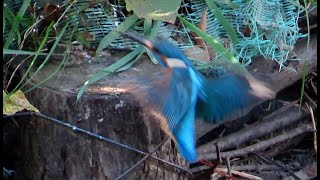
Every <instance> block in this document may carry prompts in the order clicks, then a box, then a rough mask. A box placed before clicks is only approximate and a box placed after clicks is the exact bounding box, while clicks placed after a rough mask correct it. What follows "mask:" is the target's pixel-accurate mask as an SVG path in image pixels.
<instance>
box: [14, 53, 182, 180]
mask: <svg viewBox="0 0 320 180" xmlns="http://www.w3.org/2000/svg"><path fill="white" fill-rule="evenodd" d="M111 53H112V54H109V53H106V55H105V56H103V57H102V58H101V61H100V62H96V61H91V62H90V61H83V62H81V63H80V64H77V65H73V66H69V67H65V68H64V70H63V71H62V72H60V73H58V74H57V75H55V76H54V78H52V79H50V80H48V81H46V82H45V83H43V84H41V85H40V86H38V87H37V88H35V89H34V90H32V91H30V92H28V93H26V97H27V99H28V100H29V101H30V103H31V104H33V105H34V106H35V107H36V108H38V109H39V111H40V112H41V113H43V114H45V115H48V116H51V117H54V118H57V119H61V120H63V121H65V122H66V123H70V124H72V125H75V126H77V127H80V128H83V129H86V130H88V131H90V132H93V133H97V134H99V135H102V136H104V137H107V138H110V139H112V140H114V141H117V142H120V143H123V144H126V145H129V146H131V147H134V148H137V149H139V150H141V151H144V152H150V151H152V150H153V149H154V148H155V146H157V145H158V144H159V143H160V142H161V141H162V140H163V139H164V137H165V136H164V134H163V133H162V132H161V131H160V126H159V124H158V123H156V121H155V120H154V119H150V118H151V117H149V116H148V115H146V114H145V113H144V112H143V111H142V109H141V108H140V107H138V105H135V104H133V103H132V102H131V103H129V102H128V101H127V100H128V99H130V98H132V97H130V95H129V94H124V93H120V94H119V93H110V92H109V93H108V92H106V91H103V88H110V87H111V88H115V89H116V88H117V86H118V84H119V82H121V83H122V84H123V83H125V82H126V81H127V80H130V79H133V78H136V77H139V76H145V75H148V76H153V75H154V74H155V73H156V72H158V69H159V66H157V65H154V64H152V62H151V61H150V60H149V59H148V58H147V57H146V56H143V57H142V58H140V59H139V61H138V62H136V64H135V65H134V66H133V67H132V68H130V69H129V70H126V71H124V72H121V73H117V74H111V75H109V76H107V77H105V78H103V79H101V80H100V81H98V82H97V83H95V85H93V86H91V87H90V86H89V88H88V89H87V91H86V92H85V93H84V94H83V96H82V97H81V99H80V100H79V101H76V96H77V93H78V90H79V88H80V87H81V86H82V85H83V83H84V82H85V81H86V80H88V79H89V78H90V76H91V75H92V74H94V73H96V72H98V71H99V70H101V69H103V68H104V67H107V66H108V65H110V64H112V63H113V62H115V61H116V60H118V59H120V57H121V56H122V55H124V54H125V53H120V52H111ZM59 63H60V62H55V61H52V62H50V63H49V64H47V65H46V66H45V67H44V68H43V70H41V71H40V72H39V74H38V75H36V76H35V78H34V79H32V80H31V81H30V82H29V83H28V86H27V88H30V87H33V86H35V85H36V84H38V83H39V82H41V81H42V80H43V79H44V78H46V77H48V76H49V75H50V74H51V73H53V72H54V71H55V70H56V68H57V67H58V66H59ZM31 74H32V73H31ZM27 88H26V89H27ZM28 126H29V128H25V129H24V131H23V134H22V136H23V137H22V138H23V139H24V140H23V145H22V147H21V148H22V151H23V152H22V157H23V159H22V160H21V162H20V163H22V164H23V166H22V167H21V168H20V169H18V170H17V171H18V172H17V174H18V175H19V174H21V175H22V176H21V177H19V179H34V180H37V179H39V180H40V179H74V180H82V179H83V180H87V179H115V178H117V177H118V176H119V175H121V174H122V173H123V172H125V171H126V170H127V169H129V168H130V167H132V166H133V165H134V164H135V163H137V162H138V161H139V160H140V159H141V158H143V155H141V154H138V153H136V152H133V151H130V150H128V149H124V148H122V147H119V146H116V145H114V144H111V143H107V142H104V141H101V140H99V139H96V138H93V137H89V136H88V135H85V134H81V133H77V132H74V131H72V130H71V129H68V128H66V127H63V126H61V125H58V124H55V123H53V122H50V121H47V120H45V119H42V118H36V117H33V118H32V119H31V121H30V122H29V123H28ZM30 127H32V128H30ZM153 155H155V156H157V157H159V158H161V159H164V160H167V161H169V162H172V163H175V164H177V165H180V166H184V167H186V166H187V163H186V162H185V161H184V160H183V159H182V158H181V156H180V155H179V154H178V153H177V151H176V149H175V148H174V142H172V141H171V140H168V141H167V142H166V143H165V144H164V145H163V146H162V147H161V148H160V149H159V150H157V151H156V152H155V153H153ZM187 176H188V175H187V174H186V173H185V172H182V171H181V170H177V169H176V168H174V167H172V166H169V165H166V164H163V163H161V162H158V161H156V160H154V159H152V158H149V159H147V160H146V161H144V162H143V163H142V164H140V165H139V166H138V167H136V168H135V169H134V170H133V171H132V172H131V173H129V174H128V175H127V176H125V179H184V178H186V177H187Z"/></svg>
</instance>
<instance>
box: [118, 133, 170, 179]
mask: <svg viewBox="0 0 320 180" xmlns="http://www.w3.org/2000/svg"><path fill="white" fill-rule="evenodd" d="M168 139H169V138H168V137H166V138H165V139H164V140H163V141H162V142H161V143H160V144H158V145H157V147H155V148H154V149H153V150H152V151H151V152H150V153H149V154H147V155H145V156H144V157H143V158H142V159H141V160H140V161H138V162H137V163H136V164H135V165H133V166H132V167H131V168H129V169H128V170H127V171H126V172H124V173H122V174H121V175H120V176H119V177H117V178H116V180H119V179H121V178H123V177H124V176H125V175H127V174H128V173H129V172H131V171H132V170H133V169H134V168H136V167H138V166H139V164H141V163H142V162H143V161H145V160H146V159H147V158H148V157H149V156H151V154H153V153H154V152H155V151H156V150H157V149H159V148H160V147H161V146H162V145H163V144H164V143H165V142H167V141H168Z"/></svg>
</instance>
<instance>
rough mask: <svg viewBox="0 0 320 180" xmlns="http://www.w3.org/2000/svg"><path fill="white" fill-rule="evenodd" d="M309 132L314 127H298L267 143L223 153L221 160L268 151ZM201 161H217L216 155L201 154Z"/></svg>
mask: <svg viewBox="0 0 320 180" xmlns="http://www.w3.org/2000/svg"><path fill="white" fill-rule="evenodd" d="M307 132H313V127H312V125H310V124H306V125H303V126H300V127H297V128H295V129H293V130H291V131H289V132H287V133H286V134H282V135H279V136H276V137H273V138H271V139H268V140H265V141H260V142H259V143H256V144H253V145H251V146H247V147H245V148H241V149H237V150H233V151H227V152H221V158H227V157H229V158H232V157H239V156H243V155H246V154H249V153H253V152H259V151H262V150H265V149H267V148H268V147H270V146H272V145H275V144H278V143H281V142H283V141H286V140H288V139H291V138H293V137H295V136H298V135H300V134H304V133H307ZM199 159H204V160H208V159H215V154H214V153H211V154H201V155H199Z"/></svg>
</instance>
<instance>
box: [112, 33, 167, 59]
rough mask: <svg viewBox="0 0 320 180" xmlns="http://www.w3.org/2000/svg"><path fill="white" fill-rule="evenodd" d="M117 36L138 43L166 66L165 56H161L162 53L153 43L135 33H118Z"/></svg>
mask: <svg viewBox="0 0 320 180" xmlns="http://www.w3.org/2000/svg"><path fill="white" fill-rule="evenodd" d="M118 33H119V34H121V35H123V36H125V37H128V38H129V39H131V40H133V41H135V42H138V43H140V44H142V45H143V46H145V47H146V48H147V49H148V50H150V51H151V52H152V53H153V54H154V55H156V56H158V57H159V58H160V60H161V61H162V62H163V63H164V64H165V65H168V61H167V59H168V58H167V57H166V56H165V55H163V54H162V53H160V52H159V51H158V50H157V49H156V48H155V47H154V45H153V43H152V42H151V41H150V40H148V39H146V38H143V37H141V36H140V35H138V34H137V33H134V32H130V31H128V32H118Z"/></svg>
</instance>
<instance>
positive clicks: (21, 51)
mask: <svg viewBox="0 0 320 180" xmlns="http://www.w3.org/2000/svg"><path fill="white" fill-rule="evenodd" d="M3 54H18V55H36V54H38V55H48V53H37V52H32V51H23V50H15V49H3Z"/></svg>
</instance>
